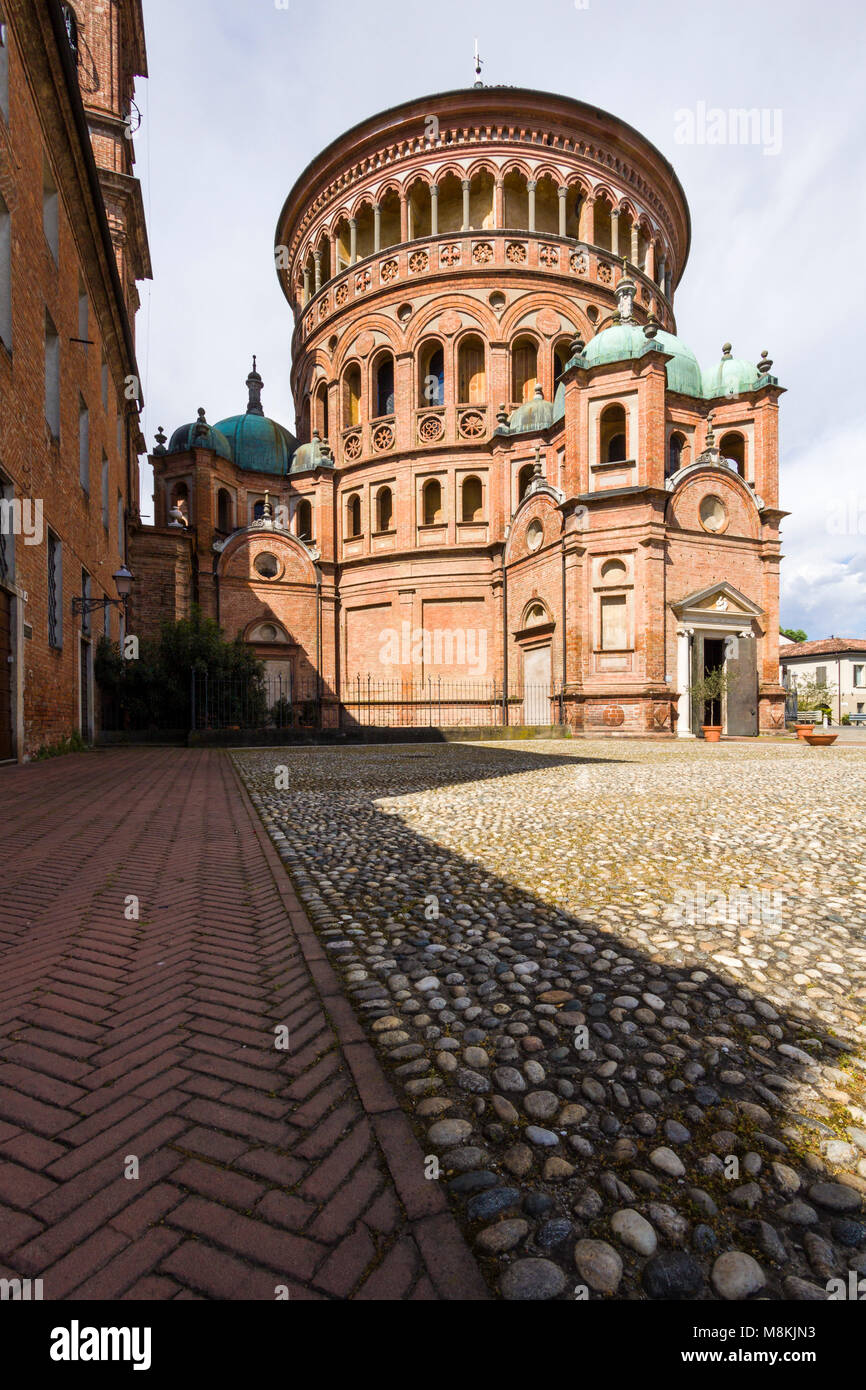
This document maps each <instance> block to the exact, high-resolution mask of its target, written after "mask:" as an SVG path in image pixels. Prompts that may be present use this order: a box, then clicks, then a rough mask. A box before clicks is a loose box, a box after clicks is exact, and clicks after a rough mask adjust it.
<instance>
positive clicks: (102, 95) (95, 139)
mask: <svg viewBox="0 0 866 1390" xmlns="http://www.w3.org/2000/svg"><path fill="white" fill-rule="evenodd" d="M62 8H63V11H64V16H65V19H66V25H67V29H68V32H69V41H70V44H71V46H72V49H73V51H74V53H75V55H76V61H77V64H78V81H79V86H80V89H81V98H82V101H83V103H84V109H85V112H86V114H87V122H88V126H89V129H90V139H91V143H92V145H93V153H94V157H95V159H96V164H97V168H98V170H99V180H100V183H101V185H102V195H103V198H104V200H105V209H106V213H107V215H108V225H109V227H110V229H111V237H112V241H113V243H114V251H115V256H116V257H117V268H118V271H119V273H120V280H121V284H122V285H123V292H124V297H125V300H126V306H127V310H128V314H129V320H130V324H132V325H133V326H134V323H135V314H136V311H137V310H138V307H139V295H138V288H137V283H136V282H137V281H139V280H149V279H151V277H152V270H151V263H150V248H149V246H148V240H147V228H146V225H145V216H144V204H143V201H142V196H141V185H140V183H139V181H138V179H137V178H136V177H135V144H134V138H135V133H136V131H137V129H138V126H139V124H140V119H141V117H140V114H139V111H138V108H137V106H136V104H135V79H136V77H147V50H146V47H145V39H144V18H143V14H142V5H141V0H74V3H69V4H64V5H63V7H62Z"/></svg>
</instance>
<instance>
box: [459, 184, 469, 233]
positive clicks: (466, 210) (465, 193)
mask: <svg viewBox="0 0 866 1390" xmlns="http://www.w3.org/2000/svg"><path fill="white" fill-rule="evenodd" d="M460 186H461V188H462V189H463V230H464V232H468V231H469V190H470V188H471V184H470V182H469V180H468V179H463V181H462V183H461V185H460Z"/></svg>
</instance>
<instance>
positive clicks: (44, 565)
mask: <svg viewBox="0 0 866 1390" xmlns="http://www.w3.org/2000/svg"><path fill="white" fill-rule="evenodd" d="M140 19H141V12H140V4H139V3H138V0H123V3H121V4H115V5H111V6H105V5H101V4H99V3H97V2H96V0H79V3H77V4H75V5H74V6H72V5H61V4H59V3H57V2H56V0H45V3H43V4H40V5H33V4H29V3H25V2H24V0H0V26H2V28H0V32H2V48H0V56H2V61H0V486H2V488H3V492H4V497H6V498H7V500H8V502H9V507H7V509H6V514H5V517H4V519H3V520H4V524H3V526H2V528H0V529H2V532H3V534H2V536H0V588H2V590H3V593H4V595H5V597H4V599H3V601H2V604H3V614H0V617H3V622H2V623H0V627H2V628H3V629H4V630H5V631H6V632H7V635H6V637H5V638H0V640H2V641H3V642H4V646H8V651H7V650H4V651H3V652H2V653H0V656H2V658H3V661H4V664H6V665H7V666H8V667H9V669H10V671H11V679H10V689H9V690H8V691H6V690H5V689H2V688H0V757H2V756H4V755H6V756H8V757H16V758H19V759H23V758H26V757H28V756H31V755H32V754H33V753H34V752H36V751H37V750H38V749H39V748H40V747H41V746H42V745H45V744H50V743H53V742H55V741H57V740H58V739H60V738H62V737H64V736H68V735H69V734H71V733H73V732H74V731H76V730H78V731H80V732H82V733H83V734H84V736H85V737H90V736H92V735H93V733H94V732H95V727H96V725H97V724H98V720H99V701H98V698H97V695H96V692H95V690H94V682H93V659H94V649H95V644H96V641H97V639H98V637H99V636H101V635H103V633H105V632H106V631H107V632H110V634H111V636H112V637H113V638H114V639H115V640H116V639H117V638H118V637H119V633H120V629H119V624H120V621H121V618H120V613H119V611H118V610H117V609H112V610H110V613H109V617H108V626H107V627H106V619H105V616H104V613H103V610H102V609H101V608H99V609H97V610H96V611H95V612H94V613H93V614H92V615H91V616H90V618H89V619H88V618H87V617H86V616H77V615H73V612H72V600H73V598H74V597H83V596H84V595H85V593H89V594H90V596H91V597H92V598H93V599H96V600H98V599H101V598H102V597H103V596H108V597H110V598H116V597H117V594H116V588H115V584H114V580H113V575H114V574H115V573H116V572H117V570H118V569H119V568H120V566H121V565H122V564H123V563H124V561H125V560H126V558H127V537H126V529H127V524H128V520H129V519H130V518H131V517H137V515H138V483H137V479H138V455H139V453H140V452H141V449H142V446H143V440H142V439H141V434H140V428H139V417H138V411H139V406H140V403H141V390H140V384H139V380H138V369H137V367H136V362H135V347H134V336H133V325H132V313H133V312H134V308H135V305H136V303H137V300H136V299H135V297H134V296H133V294H132V292H131V288H130V279H132V283H133V284H134V277H135V276H136V275H140V274H149V263H148V261H147V251H146V238H145V236H144V231H143V220H136V213H135V196H134V195H132V194H130V199H129V203H128V205H127V206H128V208H129V209H132V211H131V213H130V215H129V216H127V215H126V214H125V213H124V211H123V208H120V209H119V210H118V211H117V213H116V215H112V216H111V218H109V216H108V215H107V211H106V202H105V189H106V183H105V180H104V178H103V172H102V171H101V170H100V162H102V161H105V162H106V163H107V164H111V163H114V164H117V163H118V162H119V156H118V157H117V158H115V159H114V160H113V161H112V159H111V158H110V157H109V154H108V152H107V150H106V149H105V148H104V146H103V145H100V144H99V142H98V141H96V139H95V141H94V143H95V144H96V150H95V152H94V146H93V145H92V144H91V139H90V136H89V133H88V114H87V112H86V110H85V105H84V101H85V100H86V101H88V102H92V101H104V102H105V103H106V120H108V115H109V108H110V111H111V119H112V120H113V121H114V123H115V126H117V125H118V124H120V128H121V130H122V128H123V126H122V101H123V96H122V94H121V92H120V90H119V89H118V90H116V89H115V87H114V85H112V84H114V83H115V82H116V80H117V74H124V75H125V76H123V78H122V79H121V86H122V88H123V91H124V92H125V91H128V89H129V83H130V81H131V74H132V73H133V72H134V71H140V70H141V69H142V67H143V63H142V62H141V54H140V51H139V50H138V49H137V48H136V43H135V41H134V32H135V31H136V30H140ZM85 33H86V34H89V36H90V42H89V44H88V41H87V40H86V39H85V37H84V35H85ZM94 57H95V59H96V61H95V62H94ZM108 88H110V92H109V91H108V90H107V89H108ZM130 145H131V142H130V141H128V140H126V139H125V138H124V139H123V147H124V148H123V150H122V157H123V160H125V161H126V168H125V170H120V169H117V170H115V169H114V168H112V169H110V170H109V174H108V177H109V179H110V180H112V179H115V178H117V179H120V180H121V182H123V183H125V185H127V186H128V185H130V184H132V183H134V182H135V181H134V179H133V178H132V175H131V172H130V169H131V165H130V163H129V161H130V160H131V158H132V155H131V153H130V150H129V148H128V147H129V146H130ZM3 615H5V617H4V616H3ZM7 657H11V661H6V658H7Z"/></svg>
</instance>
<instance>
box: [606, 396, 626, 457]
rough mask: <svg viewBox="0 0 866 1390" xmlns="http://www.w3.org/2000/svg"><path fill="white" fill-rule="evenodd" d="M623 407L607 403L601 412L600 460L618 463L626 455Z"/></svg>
mask: <svg viewBox="0 0 866 1390" xmlns="http://www.w3.org/2000/svg"><path fill="white" fill-rule="evenodd" d="M627 449H628V440H627V438H626V424H625V407H624V406H621V405H609V406H606V407H605V409H604V410H603V411H602V413H601V461H602V463H620V462H621V461H622V460H623V459H625V458H627V457H628V454H627V452H626V451H627Z"/></svg>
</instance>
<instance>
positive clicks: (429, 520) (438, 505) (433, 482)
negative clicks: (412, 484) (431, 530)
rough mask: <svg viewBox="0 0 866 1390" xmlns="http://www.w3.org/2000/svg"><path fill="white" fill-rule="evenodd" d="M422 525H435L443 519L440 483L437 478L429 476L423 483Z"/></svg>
mask: <svg viewBox="0 0 866 1390" xmlns="http://www.w3.org/2000/svg"><path fill="white" fill-rule="evenodd" d="M423 495H424V525H425V526H437V525H438V524H439V523H440V522H441V521H443V520H444V513H443V511H442V484H441V483H440V482H439V480H438V478H431V479H430V481H429V482H427V483H425V484H424V494H423Z"/></svg>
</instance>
